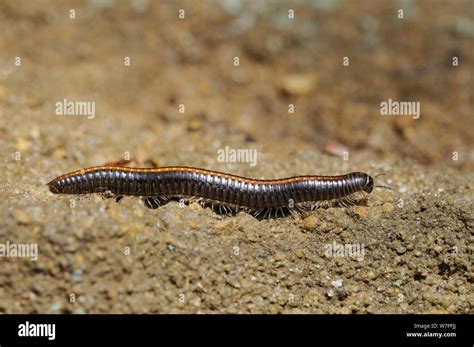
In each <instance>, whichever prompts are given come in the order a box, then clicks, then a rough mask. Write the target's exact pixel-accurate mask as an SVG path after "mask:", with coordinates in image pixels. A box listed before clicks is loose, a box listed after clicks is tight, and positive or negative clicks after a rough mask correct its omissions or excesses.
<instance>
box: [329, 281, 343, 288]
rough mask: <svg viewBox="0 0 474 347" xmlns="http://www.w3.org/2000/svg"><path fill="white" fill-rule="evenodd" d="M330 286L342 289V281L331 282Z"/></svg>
mask: <svg viewBox="0 0 474 347" xmlns="http://www.w3.org/2000/svg"><path fill="white" fill-rule="evenodd" d="M331 285H332V286H333V287H334V288H340V287H342V280H341V279H338V280H335V281H332V282H331Z"/></svg>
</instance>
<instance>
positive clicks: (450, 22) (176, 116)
mask: <svg viewBox="0 0 474 347" xmlns="http://www.w3.org/2000/svg"><path fill="white" fill-rule="evenodd" d="M473 6H474V5H473V3H472V1H469V0H467V1H451V2H447V1H440V0H434V1H431V0H421V1H410V0H403V1H388V0H387V1H376V2H374V1H347V0H311V1H310V0H308V1H304V0H300V1H296V0H294V1H291V0H288V1H246V0H242V1H237V0H215V1H207V0H206V1H201V2H196V1H149V0H130V1H114V0H90V1H71V2H68V3H67V4H66V3H62V2H55V1H47V0H40V1H34V2H30V1H8V0H6V1H2V2H1V4H0V30H1V32H2V34H1V36H0V52H1V55H0V68H1V71H0V72H2V73H1V74H0V83H1V84H0V101H1V102H2V105H3V112H4V113H5V112H6V108H5V107H11V108H12V111H13V112H14V111H15V106H18V107H21V106H22V105H20V104H17V102H18V101H22V102H24V103H26V105H28V106H29V107H31V108H37V109H38V108H39V109H41V114H38V115H37V117H38V118H41V120H43V121H44V120H48V121H47V122H49V120H53V121H54V123H56V124H55V126H56V128H55V131H56V132H66V133H69V134H68V135H69V136H72V137H74V136H80V137H81V142H85V143H84V144H82V145H79V144H77V143H76V145H77V146H78V147H77V148H68V149H66V151H65V152H64V153H63V151H62V150H61V149H59V153H58V152H56V157H58V158H61V157H65V156H71V155H74V154H72V152H77V151H87V150H86V149H83V148H80V147H81V146H88V145H91V144H92V145H95V144H96V142H98V143H101V142H104V141H106V142H107V144H108V145H107V146H103V147H102V153H101V154H100V155H99V156H98V157H96V158H93V159H94V163H95V162H101V161H104V157H106V158H111V159H110V160H114V158H120V157H121V156H122V152H123V151H127V150H128V151H133V152H134V154H136V155H138V156H139V157H141V158H140V159H142V160H145V159H147V156H149V155H151V156H155V157H156V156H159V155H160V153H161V154H162V155H163V154H165V153H166V147H167V146H170V145H171V146H173V147H174V148H175V150H176V152H178V153H180V152H183V151H189V150H190V149H189V148H190V145H189V143H190V142H193V140H192V138H193V136H194V137H196V136H198V137H202V136H203V134H208V135H209V134H213V135H212V136H214V137H215V139H216V140H217V141H222V142H223V143H219V144H218V147H219V146H221V147H222V146H223V145H226V144H227V143H226V142H225V139H223V136H222V134H221V135H218V134H217V133H213V132H212V130H214V129H220V127H223V128H225V129H227V130H224V131H235V132H239V133H242V134H245V135H246V136H247V141H249V142H258V143H259V144H261V145H262V150H263V151H265V150H267V149H268V148H271V149H272V150H275V151H276V152H278V153H282V155H284V154H283V153H291V152H292V151H294V150H295V149H311V150H315V151H321V152H326V153H329V154H333V155H341V153H342V152H344V151H345V150H348V151H357V155H359V156H361V157H363V158H367V159H368V160H370V159H372V160H380V159H383V160H389V159H392V160H397V159H400V158H411V159H413V160H414V161H416V162H418V163H420V164H422V165H429V166H433V165H434V166H436V165H447V166H452V167H455V168H456V169H459V170H465V169H466V170H468V169H470V168H472V163H473V152H472V144H473V137H472V131H471V127H470V124H471V123H472V87H473V84H472V66H473V54H474V53H473V47H474V46H473V38H474V20H473ZM71 9H72V10H73V11H74V16H73V17H74V18H71V13H70V11H71ZM399 9H403V17H404V18H403V19H399V18H398V12H397V11H398V10H399ZM181 10H182V11H184V12H180V11H181ZM290 11H293V12H292V15H293V16H294V18H292V15H291V14H290ZM183 17H184V18H183ZM15 57H21V68H19V67H16V66H12V62H13V61H14V58H15ZM126 57H128V58H129V62H130V65H129V66H126V65H125V64H124V59H126ZM235 57H238V59H239V66H238V67H236V66H234V58H235ZM344 57H348V58H349V65H348V66H343V58H344ZM453 57H458V60H459V65H458V66H453V64H452V61H453ZM64 98H67V99H69V100H78V101H84V100H91V101H95V102H96V113H97V117H96V118H97V119H96V120H94V121H90V122H86V121H84V120H83V119H77V118H76V119H74V117H69V118H68V119H67V120H64V119H58V117H57V116H55V115H54V104H55V102H57V101H58V100H63V99H64ZM388 99H392V100H399V101H419V102H420V103H421V118H420V119H413V118H412V117H410V116H381V115H380V103H381V102H382V101H385V100H388ZM181 104H182V105H184V106H185V112H184V113H179V111H178V110H179V105H181ZM290 104H291V105H294V113H289V105H290ZM47 110H48V111H49V113H50V114H45V113H47ZM79 118H80V117H79ZM10 121H15V120H10ZM179 122H185V123H186V124H187V127H188V128H189V129H188V132H187V133H184V134H179V135H176V136H177V138H179V139H180V141H177V140H174V141H173V140H172V139H168V142H166V141H161V142H160V146H162V149H161V150H160V149H158V148H155V150H152V151H151V153H150V150H149V149H148V148H147V149H146V150H147V152H146V153H137V152H139V151H140V147H143V142H141V141H142V140H143V137H146V133H147V132H150V131H151V132H153V133H154V134H156V136H165V135H164V134H163V131H162V130H163V128H165V127H166V128H167V130H166V132H169V131H171V132H173V127H172V126H170V123H179ZM20 123H21V122H20ZM39 123H41V121H40V122H39ZM18 126H19V127H21V126H22V124H19V125H18ZM25 126H27V127H28V128H29V129H30V130H31V128H32V126H33V129H34V126H35V125H34V124H33V125H32V124H31V123H29V124H28V125H26V124H25ZM2 128H3V129H1V130H2V133H3V136H9V135H8V134H6V133H9V134H12V133H14V130H13V129H12V127H11V126H10V125H8V124H5V123H3V124H2ZM15 128H17V127H16V126H15ZM7 129H8V131H7ZM104 129H107V136H106V139H105V138H104ZM12 130H13V131H12ZM46 132H47V131H46ZM75 133H77V134H76V135H75ZM169 136H171V135H169ZM19 137H21V136H19ZM19 137H17V138H19ZM140 138H142V140H140ZM25 141H26V140H25ZM169 141H173V142H174V143H172V144H170V143H169ZM229 141H231V140H229ZM178 142H179V143H178ZM125 143H126V144H125ZM228 144H229V145H230V146H232V143H228ZM20 145H21V144H20ZM23 145H25V144H23ZM58 146H61V145H60V144H57V145H53V147H58ZM196 146H198V148H193V149H192V150H191V151H192V152H195V151H196V150H197V151H200V149H199V144H196ZM20 147H21V146H20ZM114 147H115V148H114ZM117 147H118V148H117ZM163 148H164V149H163ZM23 149H24V148H23ZM56 149H58V148H56ZM201 150H202V149H201ZM108 151H109V152H108ZM153 151H154V152H155V153H153ZM117 152H118V153H117ZM453 152H457V153H458V160H457V161H453V160H452V156H453ZM165 156H166V155H165ZM62 159H64V158H62ZM158 161H159V160H158ZM173 164H174V163H173ZM176 164H179V163H176ZM181 164H183V163H181Z"/></svg>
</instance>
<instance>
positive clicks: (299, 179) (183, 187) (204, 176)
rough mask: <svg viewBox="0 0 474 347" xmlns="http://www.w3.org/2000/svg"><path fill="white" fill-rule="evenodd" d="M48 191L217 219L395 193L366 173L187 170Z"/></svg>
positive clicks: (100, 172) (82, 178)
mask: <svg viewBox="0 0 474 347" xmlns="http://www.w3.org/2000/svg"><path fill="white" fill-rule="evenodd" d="M379 175H383V174H379ZM379 175H377V176H379ZM377 176H375V177H377ZM47 185H48V187H49V190H50V191H51V192H52V193H54V194H79V195H87V194H99V195H101V196H102V197H104V198H114V199H115V200H116V201H117V202H118V201H120V200H121V199H122V198H123V197H124V196H137V197H140V198H141V199H142V201H143V204H144V205H145V206H146V207H148V208H151V209H156V208H158V207H160V206H162V205H164V204H166V203H168V202H169V201H172V200H180V201H185V202H186V203H189V202H191V201H198V202H199V203H201V205H203V206H204V205H210V206H211V207H212V208H213V209H214V210H216V208H217V211H218V212H219V213H231V212H236V211H239V210H244V211H246V212H248V213H251V214H253V215H254V216H255V217H258V216H260V217H263V218H267V217H278V216H286V215H288V213H291V214H294V213H297V212H302V211H305V210H308V209H311V210H313V209H315V208H318V207H320V206H327V207H330V206H334V205H337V204H339V205H342V206H348V205H351V204H356V203H357V202H358V201H360V200H361V199H364V198H365V197H366V196H367V194H370V193H371V192H372V190H373V189H374V187H381V188H388V189H391V188H390V187H386V186H377V185H375V184H374V178H372V177H371V176H370V175H368V174H366V173H363V172H352V173H348V174H344V175H339V176H294V177H288V178H281V179H268V180H267V179H251V178H246V177H241V176H236V175H231V174H227V173H223V172H218V171H211V170H205V169H199V168H193V167H185V166H179V167H161V168H131V167H122V166H97V167H91V168H86V169H82V170H78V171H74V172H71V173H68V174H65V175H62V176H59V177H56V178H55V179H53V180H52V181H50V182H49V183H47Z"/></svg>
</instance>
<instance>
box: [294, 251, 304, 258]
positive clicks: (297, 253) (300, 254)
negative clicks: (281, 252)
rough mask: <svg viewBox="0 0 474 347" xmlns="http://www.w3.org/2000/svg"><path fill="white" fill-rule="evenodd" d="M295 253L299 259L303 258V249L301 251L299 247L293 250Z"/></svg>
mask: <svg viewBox="0 0 474 347" xmlns="http://www.w3.org/2000/svg"><path fill="white" fill-rule="evenodd" d="M295 255H296V256H297V257H298V258H300V259H301V258H304V253H303V251H302V250H301V249H297V250H296V251H295Z"/></svg>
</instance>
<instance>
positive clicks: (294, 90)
mask: <svg viewBox="0 0 474 347" xmlns="http://www.w3.org/2000/svg"><path fill="white" fill-rule="evenodd" d="M316 82H317V76H316V75H315V74H314V73H303V74H292V75H287V76H285V77H283V78H282V79H281V81H280V89H281V90H282V91H283V92H284V93H286V94H289V95H307V94H309V93H310V92H311V90H312V89H313V87H314V86H315V85H316Z"/></svg>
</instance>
